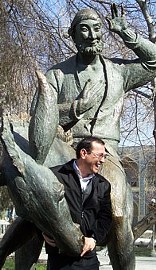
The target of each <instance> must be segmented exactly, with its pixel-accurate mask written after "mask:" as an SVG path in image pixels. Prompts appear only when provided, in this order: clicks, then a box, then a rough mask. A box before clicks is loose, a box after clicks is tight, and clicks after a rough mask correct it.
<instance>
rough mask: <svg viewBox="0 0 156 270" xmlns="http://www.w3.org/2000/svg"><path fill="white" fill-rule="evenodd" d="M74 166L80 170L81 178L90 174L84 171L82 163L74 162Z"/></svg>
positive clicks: (79, 161) (78, 160)
mask: <svg viewBox="0 0 156 270" xmlns="http://www.w3.org/2000/svg"><path fill="white" fill-rule="evenodd" d="M76 165H77V167H78V168H79V170H80V173H81V176H82V177H83V178H85V177H88V176H89V175H90V174H91V173H89V172H87V171H86V166H84V164H83V162H82V161H81V160H80V159H77V160H76Z"/></svg>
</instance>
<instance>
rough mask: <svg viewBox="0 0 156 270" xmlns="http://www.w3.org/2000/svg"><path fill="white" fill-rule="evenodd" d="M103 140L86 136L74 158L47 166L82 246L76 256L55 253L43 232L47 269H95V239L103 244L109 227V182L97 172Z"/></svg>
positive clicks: (53, 247)
mask: <svg viewBox="0 0 156 270" xmlns="http://www.w3.org/2000/svg"><path fill="white" fill-rule="evenodd" d="M105 156H106V152H105V145H104V142H103V141H102V140H101V139H99V138H96V137H87V138H85V139H83V140H82V141H80V142H79V144H78V145H77V148H76V157H77V159H73V160H71V161H69V162H68V163H66V164H64V165H59V166H56V167H53V168H51V169H52V171H53V173H54V174H55V175H56V176H57V178H58V180H59V181H60V182H61V183H62V184H63V185H64V189H65V198H66V200H67V203H68V206H69V209H70V213H71V216H72V220H73V221H74V222H75V223H77V224H79V225H80V229H81V231H82V233H83V235H84V246H83V250H82V253H81V254H80V256H79V257H76V258H72V257H70V256H68V255H67V254H61V253H59V249H58V248H57V247H55V243H54V242H53V240H51V239H49V237H48V236H46V235H45V234H43V236H44V238H45V241H46V242H47V244H46V250H47V253H48V266H49V268H48V270H61V269H64V270H65V269H66V270H76V269H84V270H85V269H92V270H98V269H99V262H98V259H97V256H96V250H95V246H96V242H97V243H99V244H100V243H105V241H106V236H107V235H108V232H109V230H110V228H111V223H112V214H111V200H110V184H109V182H108V181H107V180H106V179H105V178H104V177H103V176H101V175H99V174H98V171H99V169H100V166H101V164H103V163H104V162H105Z"/></svg>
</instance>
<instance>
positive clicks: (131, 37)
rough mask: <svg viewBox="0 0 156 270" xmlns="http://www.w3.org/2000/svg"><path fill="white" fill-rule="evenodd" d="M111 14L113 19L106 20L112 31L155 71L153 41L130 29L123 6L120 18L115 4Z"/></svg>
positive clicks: (155, 62) (155, 53)
mask: <svg viewBox="0 0 156 270" xmlns="http://www.w3.org/2000/svg"><path fill="white" fill-rule="evenodd" d="M111 12H112V18H108V17H107V18H106V19H107V21H108V23H109V29H110V31H112V32H114V33H117V34H118V35H119V36H120V37H121V38H122V39H123V41H124V43H125V44H126V46H127V47H128V48H130V49H132V50H133V51H134V52H135V54H136V55H137V56H138V57H139V58H140V60H141V61H143V62H144V63H145V65H147V68H148V67H149V68H151V69H152V68H154V69H155V68H156V45H155V44H154V43H152V42H151V41H149V40H147V39H144V38H142V37H141V36H140V35H138V34H137V33H135V32H133V31H132V30H131V29H130V28H129V27H128V24H127V21H126V18H125V14H124V9H123V7H122V6H121V15H120V16H119V14H118V10H117V7H116V5H115V4H112V5H111Z"/></svg>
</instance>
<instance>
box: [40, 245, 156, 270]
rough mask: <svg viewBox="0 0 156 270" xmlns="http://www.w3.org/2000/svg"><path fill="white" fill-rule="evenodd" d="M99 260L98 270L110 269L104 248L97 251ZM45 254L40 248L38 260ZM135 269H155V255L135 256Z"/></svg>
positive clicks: (44, 257)
mask: <svg viewBox="0 0 156 270" xmlns="http://www.w3.org/2000/svg"><path fill="white" fill-rule="evenodd" d="M97 254H98V259H99V261H100V270H112V269H113V268H112V266H111V265H110V264H109V257H108V255H107V253H106V251H105V250H102V251H100V252H98V253H97ZM46 259H47V254H46V253H45V250H44V249H43V250H42V253H41V255H40V258H39V260H41V261H45V262H46ZM135 270H156V257H136V269H135Z"/></svg>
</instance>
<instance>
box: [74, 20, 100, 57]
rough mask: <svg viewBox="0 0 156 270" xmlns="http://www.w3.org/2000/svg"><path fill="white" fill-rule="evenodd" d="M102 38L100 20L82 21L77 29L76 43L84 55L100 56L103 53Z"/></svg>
mask: <svg viewBox="0 0 156 270" xmlns="http://www.w3.org/2000/svg"><path fill="white" fill-rule="evenodd" d="M101 37H102V32H101V21H100V20H98V19H97V20H94V19H87V20H82V21H81V22H80V23H78V24H77V25H76V27H75V38H74V42H75V44H76V47H77V49H78V51H79V52H81V53H82V54H88V55H96V54H100V53H101V51H102V41H101Z"/></svg>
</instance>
